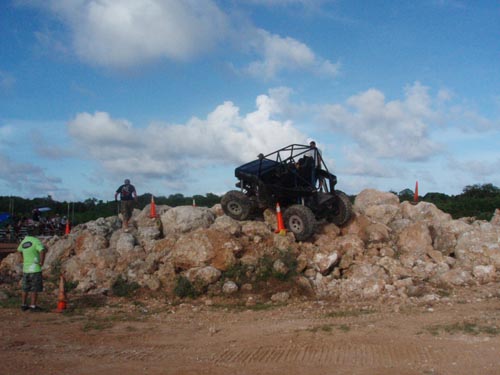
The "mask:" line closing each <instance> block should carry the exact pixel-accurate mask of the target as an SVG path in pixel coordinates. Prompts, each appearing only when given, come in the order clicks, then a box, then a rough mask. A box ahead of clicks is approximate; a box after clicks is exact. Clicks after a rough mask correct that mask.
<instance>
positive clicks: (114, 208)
mask: <svg viewBox="0 0 500 375" xmlns="http://www.w3.org/2000/svg"><path fill="white" fill-rule="evenodd" d="M393 193H394V194H396V195H397V196H398V197H399V199H400V201H401V202H403V201H413V200H414V192H413V191H412V190H411V189H404V190H402V191H400V192H399V193H396V192H393ZM355 197H356V196H355V195H352V196H350V198H351V200H352V201H354V199H355ZM221 198H222V197H221V196H218V195H216V194H213V193H207V194H206V195H194V196H191V197H186V196H184V195H183V194H172V195H169V196H168V197H165V196H159V197H156V196H155V197H154V200H155V203H156V204H157V205H167V206H170V207H176V206H185V205H192V204H193V203H195V204H196V205H197V206H201V207H212V206H213V205H215V204H217V203H219V202H220V200H221ZM418 199H419V201H425V202H429V203H433V204H435V205H436V206H437V207H438V208H439V209H440V210H441V211H443V212H446V213H449V214H450V215H451V216H452V217H453V218H454V219H458V218H461V217H475V218H477V219H480V220H490V219H491V217H492V216H493V213H494V212H495V209H496V208H500V188H498V187H496V186H494V185H493V184H491V183H487V184H475V185H467V186H466V187H465V188H464V189H463V191H462V193H461V194H458V195H446V194H444V193H427V194H425V195H424V196H419V197H418ZM149 203H151V194H149V193H145V194H142V195H140V196H138V202H137V205H136V208H138V209H143V208H144V207H145V206H146V205H148V204H149ZM41 207H48V208H50V211H47V212H45V213H43V214H44V215H46V216H48V217H52V216H54V215H56V214H57V215H59V216H67V217H68V218H69V219H70V220H71V222H72V224H73V225H74V224H78V223H85V222H87V221H91V220H95V219H97V218H99V217H108V216H113V215H117V213H118V209H119V206H118V202H115V201H114V200H113V201H106V202H104V201H102V200H97V199H96V198H89V199H86V200H85V201H83V202H66V201H64V202H59V201H56V200H53V199H52V197H51V196H50V195H49V196H47V197H42V198H33V199H26V198H21V197H15V196H10V197H8V196H1V197H0V212H6V213H10V214H12V215H13V216H15V217H16V218H21V217H28V218H29V217H31V215H32V211H33V210H34V209H35V208H41Z"/></svg>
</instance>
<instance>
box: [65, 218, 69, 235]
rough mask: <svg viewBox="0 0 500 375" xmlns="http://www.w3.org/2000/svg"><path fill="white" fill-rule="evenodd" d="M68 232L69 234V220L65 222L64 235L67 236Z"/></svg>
mask: <svg viewBox="0 0 500 375" xmlns="http://www.w3.org/2000/svg"><path fill="white" fill-rule="evenodd" d="M69 232H70V227H69V220H66V230H65V231H64V234H69Z"/></svg>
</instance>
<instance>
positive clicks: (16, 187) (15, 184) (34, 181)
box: [0, 154, 61, 196]
mask: <svg viewBox="0 0 500 375" xmlns="http://www.w3.org/2000/svg"><path fill="white" fill-rule="evenodd" d="M0 181H3V183H4V184H5V185H6V186H7V187H8V188H9V190H10V191H15V192H16V194H20V193H21V192H27V193H29V194H30V195H34V196H44V195H45V192H47V191H57V190H59V189H58V185H59V184H60V183H61V179H59V178H54V177H50V176H47V174H46V173H45V171H44V170H43V169H42V168H41V167H39V166H36V165H34V164H32V163H19V162H16V161H15V160H13V159H11V158H9V157H8V156H5V155H2V154H0ZM40 192H43V193H40Z"/></svg>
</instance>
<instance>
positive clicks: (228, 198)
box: [220, 190, 252, 220]
mask: <svg viewBox="0 0 500 375" xmlns="http://www.w3.org/2000/svg"><path fill="white" fill-rule="evenodd" d="M220 203H221V205H222V210H223V211H224V213H225V214H226V215H227V216H229V217H232V218H233V219H235V220H246V219H248V217H249V216H250V213H251V211H252V202H251V201H250V198H248V197H247V196H246V195H245V194H243V193H242V192H241V191H238V190H231V191H228V192H227V193H226V194H225V195H224V196H223V197H222V199H221V202H220Z"/></svg>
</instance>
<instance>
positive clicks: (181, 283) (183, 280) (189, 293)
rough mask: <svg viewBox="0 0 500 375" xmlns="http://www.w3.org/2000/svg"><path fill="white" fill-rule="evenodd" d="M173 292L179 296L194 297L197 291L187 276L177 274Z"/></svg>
mask: <svg viewBox="0 0 500 375" xmlns="http://www.w3.org/2000/svg"><path fill="white" fill-rule="evenodd" d="M174 293H175V295H176V296H177V297H180V298H186V297H189V298H196V297H197V296H198V294H199V292H198V291H197V290H196V288H195V286H194V285H193V284H192V283H191V281H189V279H188V278H187V277H184V276H179V277H178V278H177V280H176V283H175V287H174Z"/></svg>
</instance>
